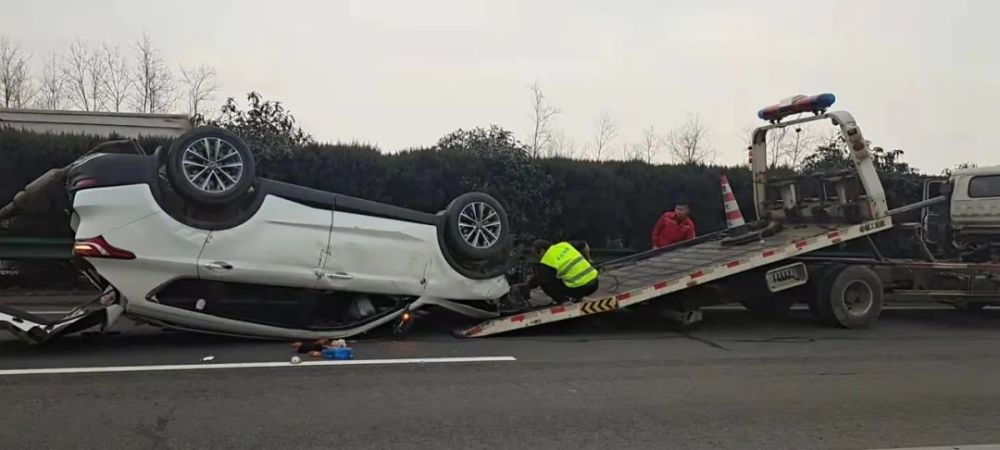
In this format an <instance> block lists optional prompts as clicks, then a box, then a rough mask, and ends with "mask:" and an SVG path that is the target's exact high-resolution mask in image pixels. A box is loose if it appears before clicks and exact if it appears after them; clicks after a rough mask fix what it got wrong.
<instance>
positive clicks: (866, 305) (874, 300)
mask: <svg viewBox="0 0 1000 450" xmlns="http://www.w3.org/2000/svg"><path fill="white" fill-rule="evenodd" d="M829 278H830V284H829V285H830V289H829V291H828V293H827V295H826V298H825V299H824V300H825V301H823V302H822V303H820V306H823V304H825V306H823V307H824V309H825V308H829V312H830V313H831V314H832V317H831V319H832V320H833V321H834V322H835V323H836V325H838V326H841V327H844V328H851V329H864V328H871V327H872V326H873V325H875V322H876V321H878V316H879V314H881V313H882V301H883V297H884V292H883V287H882V279H881V278H879V276H878V274H876V273H875V272H874V271H873V270H871V269H870V268H868V267H864V266H850V267H847V268H845V269H844V270H841V271H839V272H837V273H831V274H830V276H829Z"/></svg>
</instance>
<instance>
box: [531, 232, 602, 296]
mask: <svg viewBox="0 0 1000 450" xmlns="http://www.w3.org/2000/svg"><path fill="white" fill-rule="evenodd" d="M542 264H544V265H546V266H549V267H551V268H553V269H555V270H556V277H558V278H559V279H560V280H562V282H563V284H565V285H566V287H570V288H577V287H581V286H586V285H587V283H590V282H591V281H594V279H596V278H597V269H596V268H594V266H592V265H590V261H587V259H586V258H584V257H583V254H581V253H580V251H579V250H577V249H576V247H573V246H572V245H571V244H570V243H569V242H560V243H558V244H555V245H553V246H551V247H549V249H548V250H546V251H545V255H543V256H542Z"/></svg>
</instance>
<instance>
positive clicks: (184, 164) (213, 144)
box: [166, 127, 256, 206]
mask: <svg viewBox="0 0 1000 450" xmlns="http://www.w3.org/2000/svg"><path fill="white" fill-rule="evenodd" d="M166 168H167V179H168V180H169V181H170V186H171V188H173V189H174V190H175V191H176V192H177V193H178V194H180V195H181V196H182V197H184V198H185V199H186V200H188V201H191V202H194V203H196V204H199V205H203V206H217V205H223V204H227V203H230V202H233V201H235V200H237V199H239V198H240V197H241V196H243V195H244V194H246V193H247V191H248V190H249V189H250V187H251V186H252V185H253V181H254V177H255V176H256V173H255V171H256V166H255V164H254V158H253V153H252V152H251V151H250V146H249V145H247V143H246V141H244V140H243V139H241V138H240V137H239V136H237V135H236V134H233V133H231V132H229V131H226V130H223V129H221V128H214V127H200V128H195V129H192V130H190V131H188V132H186V133H184V134H182V135H181V136H180V137H178V138H177V139H175V140H174V141H173V143H171V144H170V150H168V152H167V161H166Z"/></svg>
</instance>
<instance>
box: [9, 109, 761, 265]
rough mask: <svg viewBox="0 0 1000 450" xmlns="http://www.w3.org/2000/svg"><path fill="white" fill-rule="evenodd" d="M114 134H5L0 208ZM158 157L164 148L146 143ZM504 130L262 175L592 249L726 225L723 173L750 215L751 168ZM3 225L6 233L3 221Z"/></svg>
mask: <svg viewBox="0 0 1000 450" xmlns="http://www.w3.org/2000/svg"><path fill="white" fill-rule="evenodd" d="M104 139H106V137H98V136H83V135H59V136H53V135H44V134H37V133H27V132H21V131H14V130H10V129H6V130H0V204H6V203H7V202H9V201H10V200H11V199H12V198H13V196H14V194H16V193H17V192H18V191H19V190H20V189H22V188H23V187H24V186H25V185H26V184H28V183H30V182H31V181H32V180H34V179H35V178H36V177H38V176H40V175H41V174H43V173H44V172H45V171H47V170H49V169H51V168H54V167H61V166H64V165H66V164H68V163H70V162H72V161H73V160H74V159H75V158H76V157H78V156H79V155H81V154H83V153H85V152H86V151H88V150H89V149H90V148H92V147H93V146H94V145H96V144H97V143H99V142H101V141H102V140H104ZM143 145H144V146H145V147H147V148H148V149H150V150H152V149H153V148H155V146H156V145H167V141H165V140H158V139H145V140H144V142H143ZM516 145H517V144H516V141H514V140H513V138H512V137H511V136H510V134H509V133H508V132H506V131H504V130H502V129H500V128H497V127H494V128H491V129H476V130H468V131H465V130H460V131H457V132H456V133H453V134H452V135H449V136H447V137H445V138H443V139H442V141H441V142H440V143H439V144H438V145H436V146H434V147H432V148H427V149H418V150H411V151H405V152H401V153H397V154H386V153H382V152H379V151H378V150H377V149H374V148H372V147H369V146H365V145H360V144H305V145H303V146H300V147H296V148H293V149H291V151H283V152H278V153H277V154H271V155H269V156H268V157H267V158H262V165H261V169H260V170H261V172H262V174H263V175H265V176H268V177H272V178H276V179H279V180H282V181H287V182H291V183H295V184H300V185H304V186H309V187H313V188H317V189H323V190H329V191H335V192H339V193H343V194H347V195H353V196H358V197H362V198H366V199H370V200H375V201H379V202H386V203H391V204H396V205H400V206H404V207H408V208H413V209H417V210H421V211H427V212H436V211H439V210H441V209H443V208H444V207H445V206H446V205H447V204H448V202H449V201H451V200H452V199H453V198H455V197H457V196H458V195H460V194H461V193H463V192H467V191H469V190H481V191H485V192H488V193H491V194H493V195H495V196H496V197H498V198H499V199H501V201H502V202H504V203H505V205H506V207H507V209H508V210H509V211H510V213H511V216H512V219H513V221H514V226H515V229H516V232H518V236H519V237H520V238H521V239H523V240H527V239H532V238H534V237H540V236H550V237H554V238H561V237H565V238H576V239H587V240H589V241H591V242H593V243H594V244H593V245H594V246H595V247H597V246H600V247H626V248H644V247H645V246H647V245H648V241H649V233H650V230H651V228H652V226H653V224H654V222H655V221H656V219H657V217H658V216H659V215H660V214H661V213H662V212H664V211H665V210H666V209H668V208H671V207H672V206H673V203H674V202H675V201H676V200H677V199H678V198H684V199H686V200H688V201H690V202H691V204H692V207H693V212H692V214H693V216H694V219H695V221H696V223H697V224H698V228H699V231H700V232H708V231H712V230H716V229H719V228H720V227H721V226H722V225H723V224H724V217H723V209H722V200H721V193H720V190H719V175H720V174H723V173H725V174H726V175H727V176H728V177H729V179H730V182H731V183H732V185H733V189H734V190H735V192H736V193H737V198H738V200H739V202H740V204H741V206H743V210H744V215H746V216H747V218H748V219H749V218H750V217H751V215H752V212H751V211H750V209H752V208H751V206H752V203H751V201H752V194H751V188H750V177H749V172H748V171H747V170H746V169H745V168H737V167H719V166H700V165H674V166H671V165H659V166H656V165H650V164H647V163H644V162H640V161H630V162H614V161H612V162H592V161H576V160H569V159H562V158H550V159H533V158H529V157H528V155H527V152H526V151H525V150H524V149H523V148H518V147H517V146H516ZM38 219H40V218H24V219H23V221H22V222H21V223H20V224H19V223H17V222H16V221H15V222H14V223H11V224H7V226H6V229H5V230H3V231H0V232H2V234H5V235H12V234H14V235H36V236H37V235H42V236H45V235H62V234H64V233H68V229H67V228H66V225H67V224H65V223H60V222H59V221H57V216H53V217H47V218H44V220H38ZM0 228H4V227H3V226H0Z"/></svg>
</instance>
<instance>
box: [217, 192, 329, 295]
mask: <svg viewBox="0 0 1000 450" xmlns="http://www.w3.org/2000/svg"><path fill="white" fill-rule="evenodd" d="M332 215H333V211H332V209H331V208H321V207H311V206H306V205H303V204H301V203H297V202H293V201H289V200H286V199H283V198H280V197H277V196H273V195H268V196H267V197H266V198H265V199H264V201H263V203H262V204H261V206H260V209H259V210H258V211H257V212H256V213H255V214H254V215H253V217H251V218H250V219H249V220H247V221H246V222H244V223H242V224H240V225H238V226H236V227H233V228H230V229H226V230H216V231H212V232H211V234H210V235H209V236H208V240H207V241H206V243H205V247H204V249H203V250H202V252H201V255H200V256H199V258H198V276H199V278H201V279H205V280H217V281H229V282H235V283H249V284H265V285H272V286H286V287H296V288H315V287H316V284H317V280H318V279H319V277H320V272H321V270H322V268H323V264H324V263H325V259H326V254H327V250H328V245H329V242H330V226H331V224H332V220H333V216H332Z"/></svg>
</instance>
